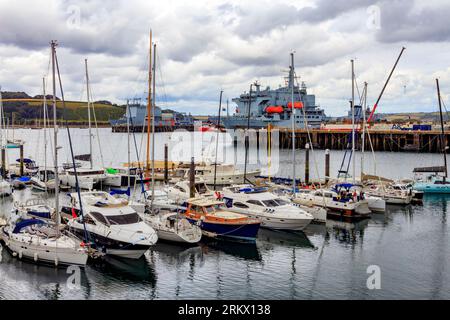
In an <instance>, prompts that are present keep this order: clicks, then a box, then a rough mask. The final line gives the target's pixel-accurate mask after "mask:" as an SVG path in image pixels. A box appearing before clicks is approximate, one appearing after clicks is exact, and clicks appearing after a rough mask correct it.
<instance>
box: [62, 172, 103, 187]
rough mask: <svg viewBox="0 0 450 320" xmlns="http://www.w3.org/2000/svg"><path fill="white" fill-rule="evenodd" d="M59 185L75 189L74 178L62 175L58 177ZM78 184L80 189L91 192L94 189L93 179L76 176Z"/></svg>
mask: <svg viewBox="0 0 450 320" xmlns="http://www.w3.org/2000/svg"><path fill="white" fill-rule="evenodd" d="M59 179H60V183H61V184H62V185H65V186H70V187H72V188H76V180H75V176H71V175H68V174H62V175H60V176H59ZM78 184H79V186H80V188H81V189H85V190H92V189H93V188H94V184H95V181H94V178H93V177H90V176H78Z"/></svg>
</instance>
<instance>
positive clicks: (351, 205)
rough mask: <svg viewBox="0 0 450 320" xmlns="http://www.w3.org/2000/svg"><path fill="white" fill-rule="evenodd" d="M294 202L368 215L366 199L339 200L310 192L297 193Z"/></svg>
mask: <svg viewBox="0 0 450 320" xmlns="http://www.w3.org/2000/svg"><path fill="white" fill-rule="evenodd" d="M295 199H296V203H299V204H303V205H311V204H312V205H315V206H319V207H324V208H327V209H329V210H332V211H340V212H345V211H354V212H356V213H358V214H360V215H369V214H370V213H371V212H372V211H370V209H369V206H368V203H367V201H359V202H356V203H355V202H339V201H334V200H332V199H330V198H327V197H322V196H315V195H312V194H297V195H296V198H295Z"/></svg>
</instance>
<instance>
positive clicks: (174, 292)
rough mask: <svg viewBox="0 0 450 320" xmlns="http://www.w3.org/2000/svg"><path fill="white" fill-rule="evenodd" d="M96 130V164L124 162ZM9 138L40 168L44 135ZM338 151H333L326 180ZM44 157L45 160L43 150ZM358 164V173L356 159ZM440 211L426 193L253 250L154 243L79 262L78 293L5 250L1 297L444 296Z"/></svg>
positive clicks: (392, 163) (443, 214)
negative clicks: (130, 254)
mask: <svg viewBox="0 0 450 320" xmlns="http://www.w3.org/2000/svg"><path fill="white" fill-rule="evenodd" d="M72 132H73V138H74V141H75V146H74V148H75V152H76V153H78V154H82V153H86V152H88V150H89V147H88V144H87V141H88V134H87V130H79V129H74V130H73V131H72ZM94 133H95V139H97V136H96V132H94ZM9 134H10V135H11V134H12V133H11V132H10V133H9ZM99 134H100V144H101V151H102V155H100V152H99V148H98V143H97V141H96V140H94V142H95V144H94V153H96V155H95V158H96V163H97V164H98V165H100V164H101V162H102V160H101V158H102V157H103V162H104V164H105V165H106V166H109V165H119V164H120V163H121V162H124V161H126V160H127V135H126V134H118V133H117V134H112V133H111V131H110V129H101V130H99ZM14 135H15V138H22V139H24V140H25V141H26V142H27V143H26V147H25V155H26V156H32V157H33V158H35V159H37V160H38V161H39V163H41V164H42V163H43V158H44V157H43V153H42V151H41V150H42V149H43V146H42V142H43V132H42V131H41V130H16V131H15V132H14ZM187 135H188V134H184V136H187ZM214 136H215V134H210V135H209V136H208V135H204V136H203V137H202V138H199V139H197V138H196V139H197V140H195V141H194V142H192V141H188V140H185V141H180V140H179V139H180V137H183V135H182V134H180V135H179V136H172V138H171V140H170V141H169V135H168V134H167V135H166V134H159V135H158V137H157V139H156V148H155V151H156V158H158V159H162V154H163V152H162V146H163V144H164V143H169V144H170V155H171V158H172V160H177V159H180V158H181V159H189V158H190V154H189V152H186V149H188V148H187V147H186V146H187V145H195V147H194V148H196V149H197V151H198V152H199V153H200V154H201V153H202V150H203V154H204V155H205V154H207V153H208V152H210V151H211V150H214V148H215V143H212V144H213V147H212V149H211V148H209V147H208V146H207V145H208V143H209V142H211V141H213V138H214ZM222 138H223V137H221V141H220V143H219V150H220V155H219V156H221V155H222V154H226V160H229V159H230V158H231V161H227V162H233V160H234V159H233V158H235V160H236V162H237V163H238V164H241V163H240V159H241V158H242V155H243V153H244V152H243V149H242V148H241V145H240V146H238V150H237V152H233V150H234V149H233V145H232V143H231V141H232V140H230V139H222ZM132 140H133V139H132ZM66 141H67V140H65V136H64V134H63V132H61V138H60V143H59V144H60V145H61V146H63V149H62V150H61V158H62V161H66V159H67V160H68V159H69V158H68V155H67V148H66V146H67V142H66ZM200 141H202V143H200ZM205 141H206V142H205ZM188 143H189V144H188ZM136 144H137V145H138V148H140V144H141V135H136ZM180 145H181V147H180ZM205 145H206V146H205ZM224 150H225V152H224ZM15 152H16V150H12V151H10V153H9V154H8V158H9V160H10V161H14V160H15V159H16V158H17V155H18V152H17V153H15ZM132 153H133V155H132V160H136V152H135V151H134V149H133V150H132ZM211 154H214V153H213V152H212V153H211ZM230 154H231V156H230ZM275 154H278V159H279V170H278V172H276V173H275V169H274V168H275V165H274V161H273V162H272V168H271V170H272V171H271V173H272V174H274V175H275V174H276V175H280V176H289V175H290V174H291V172H292V170H291V166H292V161H291V154H290V152H287V151H280V152H277V151H273V153H272V157H273V158H275ZM196 155H197V156H198V154H196ZM342 155H343V153H342V152H338V151H332V154H331V157H332V168H331V169H332V174H333V175H335V173H336V172H337V170H338V167H339V165H340V161H341V158H342ZM47 158H48V159H51V153H50V151H49V153H48V157H47ZM140 158H142V157H140ZM265 158H266V156H265V154H259V155H258V153H257V150H256V148H252V149H251V152H250V162H251V165H250V167H261V168H262V169H263V170H267V168H266V167H265V163H266V159H265ZM303 158H304V153H303V151H298V153H297V159H296V164H297V165H296V170H297V172H298V176H299V177H302V176H303V165H304V163H303ZM314 158H315V159H316V162H317V169H318V170H317V171H319V174H322V172H323V152H321V151H317V152H315V153H314V155H313V156H312V158H311V161H312V163H311V167H312V168H311V175H312V176H315V175H316V174H315V173H314V171H315V165H314V163H313V159H314ZM197 159H198V157H197ZM258 160H259V163H258ZM440 160H441V159H440V157H439V155H428V154H427V155H425V154H415V153H402V154H401V153H377V154H376V162H374V161H373V158H372V155H370V154H367V155H366V161H365V164H364V166H365V167H366V168H367V171H368V172H370V173H373V170H374V163H376V171H377V173H378V174H380V175H383V176H386V177H391V178H404V177H411V170H412V168H413V167H414V166H419V165H435V164H440ZM49 161H50V162H51V160H49ZM356 162H357V165H358V168H359V162H360V160H359V155H358V156H357V161H356ZM357 170H359V169H357ZM29 193H30V191H29V190H26V191H21V192H18V193H17V194H16V195H15V196H16V197H18V198H23V197H27V196H29ZM61 197H64V195H61ZM11 205H12V201H11V199H2V201H1V213H0V215H1V214H3V215H7V214H8V212H9V209H10V207H11ZM448 206H450V197H445V196H427V197H426V198H425V200H424V205H423V206H408V207H397V206H389V207H388V210H387V212H386V213H385V214H373V215H372V218H371V219H370V220H365V221H362V222H359V223H356V224H352V223H343V222H337V221H332V220H329V221H327V223H326V224H322V225H310V226H308V227H307V229H306V230H305V231H304V232H299V233H289V232H275V231H268V230H261V231H260V233H259V235H258V240H257V242H256V244H255V245H243V244H232V243H222V242H214V241H212V242H202V243H200V244H199V245H198V246H195V247H180V246H176V245H169V244H163V243H159V244H157V245H155V247H154V248H152V250H150V251H149V252H147V254H146V256H145V257H144V258H142V259H140V260H137V261H134V260H126V259H115V258H108V259H106V260H105V261H103V262H101V263H96V264H91V265H89V266H87V267H86V268H85V269H84V270H83V271H82V275H81V279H82V284H81V287H80V288H76V289H71V288H69V287H68V285H67V279H68V276H69V275H68V274H67V273H66V270H65V269H54V268H48V267H44V266H36V265H33V264H30V263H27V262H22V261H19V260H18V259H15V258H13V257H12V256H11V255H10V254H9V253H8V252H7V251H6V250H5V249H3V250H2V251H1V255H0V259H1V260H0V299H216V298H218V299H330V298H333V299H349V298H350V299H352V298H353V299H356V298H358V299H383V298H384V299H450V275H449V272H448V270H450V246H449V240H450V239H449V226H448V222H447V214H448V213H447V207H448ZM370 265H377V266H379V267H380V269H381V289H379V290H369V289H367V286H366V281H367V278H368V276H369V274H367V272H366V271H367V267H368V266H370Z"/></svg>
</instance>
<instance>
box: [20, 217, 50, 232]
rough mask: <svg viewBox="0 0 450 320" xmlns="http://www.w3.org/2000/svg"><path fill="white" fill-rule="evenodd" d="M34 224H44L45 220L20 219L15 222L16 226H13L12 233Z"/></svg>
mask: <svg viewBox="0 0 450 320" xmlns="http://www.w3.org/2000/svg"><path fill="white" fill-rule="evenodd" d="M34 224H45V222H44V221H42V220H39V219H27V220H23V221H20V222H19V223H17V224H16V227H15V228H14V230H13V233H19V232H20V231H21V230H22V229H23V228H26V227H28V226H32V225H34Z"/></svg>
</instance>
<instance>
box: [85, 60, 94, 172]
mask: <svg viewBox="0 0 450 320" xmlns="http://www.w3.org/2000/svg"><path fill="white" fill-rule="evenodd" d="M84 66H85V70H86V93H87V109H88V122H89V162H90V165H91V169H92V132H91V99H90V95H89V74H88V64H87V59H84Z"/></svg>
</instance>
